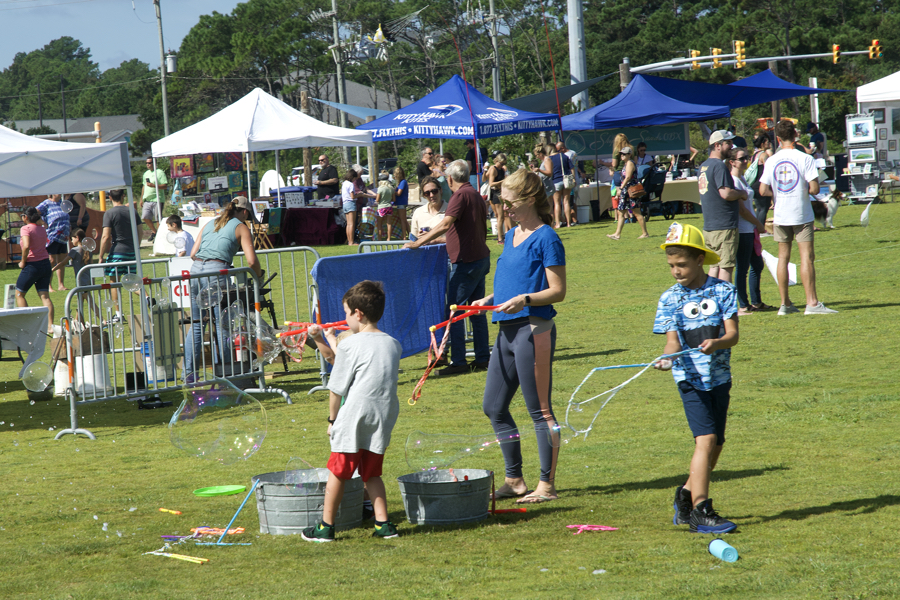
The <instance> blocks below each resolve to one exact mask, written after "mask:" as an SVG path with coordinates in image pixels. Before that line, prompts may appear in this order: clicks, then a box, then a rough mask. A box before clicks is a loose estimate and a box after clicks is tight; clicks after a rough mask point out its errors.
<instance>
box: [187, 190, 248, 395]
mask: <svg viewBox="0 0 900 600" xmlns="http://www.w3.org/2000/svg"><path fill="white" fill-rule="evenodd" d="M253 218H254V217H253V209H252V208H251V206H250V202H249V201H248V200H247V199H246V198H244V197H243V196H237V197H236V198H235V199H234V200H232V201H231V203H230V204H229V205H228V206H226V207H225V210H223V211H222V214H220V215H219V216H218V217H216V219H215V220H214V221H210V222H209V223H207V224H206V225H205V226H204V227H203V229H201V230H200V234H199V235H198V236H197V241H195V242H194V248H193V249H192V250H191V259H193V261H194V264H193V265H192V266H191V275H203V274H207V275H209V274H211V273H218V272H220V271H222V270H223V269H228V268H231V262H232V260H234V256H235V255H236V254H237V253H238V252H239V251H241V250H243V252H244V259H245V261H246V263H247V266H248V267H250V268H251V269H252V270H253V272H254V273H256V276H257V277H259V278H262V273H263V271H262V269H261V268H260V266H259V260H258V259H257V257H256V252H255V251H254V249H253V236H252V235H251V233H250V228H249V227H247V225H246V224H245V222H246V221H248V220H250V219H253ZM228 279H229V278H228V276H227V275H222V274H219V275H214V276H211V277H210V276H207V277H200V278H197V279H191V323H192V324H191V335H189V336H188V337H187V339H186V340H185V341H184V376H185V381H186V382H187V383H192V382H193V381H195V380H197V379H205V378H206V377H204V376H200V375H198V373H197V370H198V368H199V369H203V368H204V367H205V366H206V365H204V364H203V359H202V356H203V323H202V317H203V315H202V312H201V308H200V304H199V300H200V295H201V292H202V291H203V290H204V289H206V288H208V287H210V286H211V285H213V286H215V285H218V286H219V288H220V289H221V290H222V291H223V292H224V291H225V290H227V289H229V288H230V289H232V290H233V289H235V288H234V284H230V283H229V281H228ZM209 310H210V311H211V313H212V314H210V318H212V319H213V320H215V323H216V339H217V342H218V343H217V348H216V351H215V353H214V354H213V362H214V363H215V364H216V365H219V368H218V369H221V370H220V371H219V370H218V369H217V371H218V373H217V374H219V375H221V376H224V377H229V376H233V375H236V374H240V373H241V372H242V368H241V366H240V365H234V364H233V363H234V354H233V353H232V351H231V349H232V347H233V343H232V332H231V323H230V322H228V323H225V322H223V321H225V320H226V319H222V318H221V313H220V310H221V309H220V307H219V305H218V304H216V305H214V306H211V307H210V309H209Z"/></svg>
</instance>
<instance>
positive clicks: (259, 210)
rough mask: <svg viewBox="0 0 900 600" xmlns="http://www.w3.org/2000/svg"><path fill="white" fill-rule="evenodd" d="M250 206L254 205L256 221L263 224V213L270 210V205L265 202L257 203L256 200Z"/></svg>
mask: <svg viewBox="0 0 900 600" xmlns="http://www.w3.org/2000/svg"><path fill="white" fill-rule="evenodd" d="M250 204H252V205H253V212H255V213H256V220H257V221H259V222H260V223H262V218H263V213H265V212H266V211H267V210H269V203H268V202H266V201H265V200H260V201H256V200H254V201H253V202H251V203H250Z"/></svg>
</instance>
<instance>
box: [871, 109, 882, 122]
mask: <svg viewBox="0 0 900 600" xmlns="http://www.w3.org/2000/svg"><path fill="white" fill-rule="evenodd" d="M869 114H870V115H872V116H873V117H875V124H876V125H878V124H879V123H884V109H883V108H872V109H870V110H869Z"/></svg>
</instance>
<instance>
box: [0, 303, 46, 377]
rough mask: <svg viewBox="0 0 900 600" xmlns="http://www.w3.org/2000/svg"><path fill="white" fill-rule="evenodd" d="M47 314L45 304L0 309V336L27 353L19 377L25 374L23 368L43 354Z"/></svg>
mask: <svg viewBox="0 0 900 600" xmlns="http://www.w3.org/2000/svg"><path fill="white" fill-rule="evenodd" d="M49 315H50V310H49V309H48V308H47V307H46V306H35V307H29V308H7V309H0V337H2V338H3V339H4V340H9V341H10V342H12V343H13V344H15V345H16V346H17V347H18V348H19V349H20V350H22V351H23V352H25V353H27V354H28V358H26V359H25V364H24V365H22V369H21V370H20V371H19V379H21V378H22V377H23V376H24V375H25V369H27V368H28V367H29V366H30V365H31V364H32V363H35V362H37V361H38V360H39V359H40V358H41V357H42V356H43V355H44V348H45V347H46V346H47V321H48V317H49Z"/></svg>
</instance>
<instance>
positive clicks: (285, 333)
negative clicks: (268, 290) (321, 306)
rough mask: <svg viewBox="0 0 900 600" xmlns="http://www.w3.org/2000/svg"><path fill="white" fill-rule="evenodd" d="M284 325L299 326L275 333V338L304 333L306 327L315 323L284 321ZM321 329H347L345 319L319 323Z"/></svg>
mask: <svg viewBox="0 0 900 600" xmlns="http://www.w3.org/2000/svg"><path fill="white" fill-rule="evenodd" d="M284 324H285V325H288V326H291V327H294V326H300V328H299V329H292V330H291V331H282V332H279V333H276V334H275V337H276V338H283V337H290V336H293V335H300V334H301V333H305V332H306V330H307V329H309V328H310V327H311V326H312V325H317V323H296V322H293V321H285V322H284ZM319 327H321V328H322V329H347V321H335V322H334V323H322V324H321V325H319Z"/></svg>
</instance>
